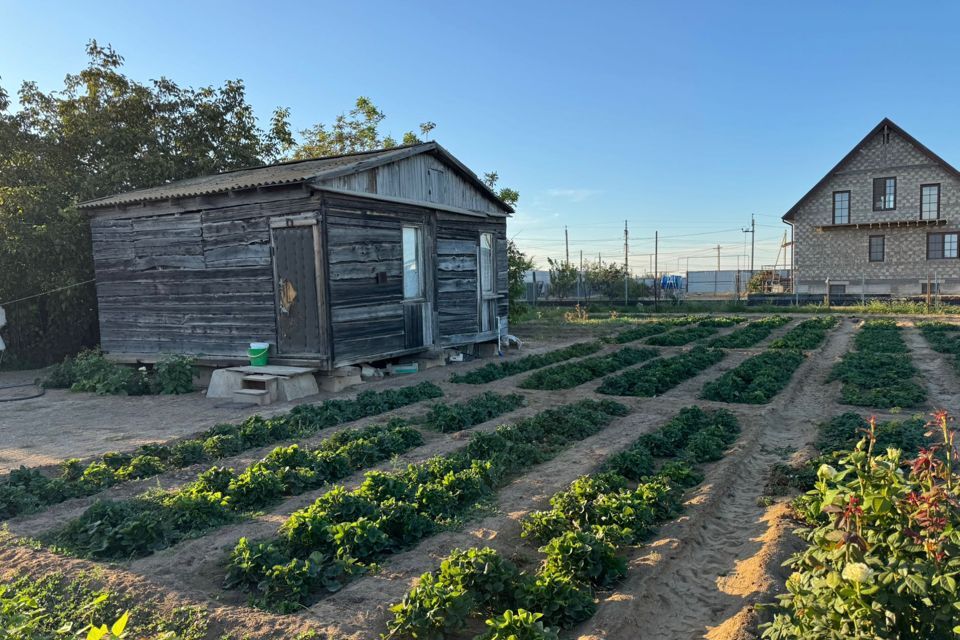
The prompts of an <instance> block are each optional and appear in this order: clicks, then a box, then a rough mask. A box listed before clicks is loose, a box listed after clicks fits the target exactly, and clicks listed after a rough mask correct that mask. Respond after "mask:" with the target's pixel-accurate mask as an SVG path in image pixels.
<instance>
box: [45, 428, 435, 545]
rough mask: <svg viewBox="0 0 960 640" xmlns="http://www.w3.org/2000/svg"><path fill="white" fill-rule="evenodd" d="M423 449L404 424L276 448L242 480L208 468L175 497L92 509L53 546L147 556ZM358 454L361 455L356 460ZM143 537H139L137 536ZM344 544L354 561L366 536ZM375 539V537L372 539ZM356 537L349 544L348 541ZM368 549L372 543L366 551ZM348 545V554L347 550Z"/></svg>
mask: <svg viewBox="0 0 960 640" xmlns="http://www.w3.org/2000/svg"><path fill="white" fill-rule="evenodd" d="M421 444H423V437H422V436H421V435H420V432H418V431H417V430H416V429H413V428H411V427H409V426H407V425H406V424H405V423H404V422H403V421H402V420H399V419H394V420H391V421H390V422H388V423H387V424H385V425H371V426H369V427H366V428H364V429H349V430H343V431H340V432H338V433H336V434H335V435H333V436H331V437H330V438H327V439H325V440H324V441H323V442H321V443H320V445H319V446H318V447H316V448H315V449H302V448H300V447H299V446H297V445H291V446H288V447H277V448H276V449H274V450H273V451H271V452H270V453H268V454H267V455H266V456H265V457H264V458H263V459H262V460H260V461H258V462H255V463H253V464H252V465H250V466H249V467H247V468H246V469H245V470H243V471H242V472H240V473H237V472H235V471H234V470H233V469H224V468H221V467H213V468H211V469H208V470H207V471H205V472H203V473H201V474H200V475H199V476H198V477H197V480H196V481H194V482H193V483H190V484H188V485H186V486H184V487H182V488H180V489H177V490H172V491H148V492H146V493H144V494H142V495H140V496H137V497H136V498H132V499H130V500H122V501H115V502H97V503H95V504H94V505H93V506H92V507H90V508H89V509H88V510H87V511H85V512H84V513H83V514H82V515H80V516H79V517H77V518H75V519H73V520H70V521H68V522H67V523H66V524H65V525H64V526H63V528H62V529H60V530H59V531H57V532H55V533H54V534H53V537H52V539H53V540H54V541H55V542H56V543H57V544H58V545H59V546H61V547H63V548H66V549H69V550H71V551H72V552H74V553H76V554H78V555H85V556H92V557H97V558H127V557H134V556H144V555H148V554H150V553H153V552H155V551H157V550H159V549H163V548H166V547H169V546H170V545H173V544H176V543H177V542H179V541H180V540H182V539H184V538H187V537H190V536H192V535H196V534H198V533H204V532H207V531H209V530H211V529H213V528H215V527H218V526H221V525H223V524H226V523H228V522H231V521H233V520H235V519H236V518H237V517H238V515H239V514H242V513H245V512H247V511H251V510H254V509H261V508H263V507H265V506H268V505H270V504H273V503H275V502H277V501H278V500H279V499H280V498H281V497H283V496H289V495H296V494H298V493H301V492H303V491H306V490H307V489H312V488H315V487H318V486H322V485H323V484H325V483H327V482H331V481H335V480H339V479H342V478H344V477H346V476H347V475H349V474H350V473H352V472H354V471H356V470H358V469H362V468H364V467H367V466H370V465H372V464H375V463H377V462H380V461H382V460H386V459H388V458H390V457H391V456H393V455H395V454H397V453H402V452H404V451H407V450H409V449H411V448H413V447H416V446H419V445H421ZM361 450H362V455H360V454H358V452H359V451H361ZM138 528H140V529H142V530H143V533H144V535H142V536H141V535H137V529H138ZM336 535H339V536H341V544H340V546H341V547H343V548H344V549H345V550H346V551H347V552H346V553H345V555H346V556H350V557H353V556H354V555H355V554H356V553H357V552H358V551H357V549H365V547H363V545H364V541H363V540H362V539H361V538H362V536H363V535H366V533H364V532H359V531H358V530H354V529H345V530H342V531H338V532H335V533H331V536H333V537H335V536H336ZM370 535H374V534H372V533H371V534H370ZM350 536H353V538H352V542H350V543H349V544H348V539H349V538H350ZM371 544H373V543H371ZM351 545H353V546H351Z"/></svg>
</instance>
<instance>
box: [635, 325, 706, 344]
mask: <svg viewBox="0 0 960 640" xmlns="http://www.w3.org/2000/svg"><path fill="white" fill-rule="evenodd" d="M715 333H717V329H716V328H715V327H712V326H704V325H703V321H701V323H700V326H697V327H686V328H684V329H675V330H673V331H668V332H667V333H661V334H660V335H656V336H652V337H650V338H647V342H646V343H647V344H649V345H653V346H657V347H679V346H681V345H685V344H689V343H691V342H695V341H697V340H703V339H704V338H709V337H710V336H712V335H714V334H715Z"/></svg>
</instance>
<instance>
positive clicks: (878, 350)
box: [827, 320, 927, 408]
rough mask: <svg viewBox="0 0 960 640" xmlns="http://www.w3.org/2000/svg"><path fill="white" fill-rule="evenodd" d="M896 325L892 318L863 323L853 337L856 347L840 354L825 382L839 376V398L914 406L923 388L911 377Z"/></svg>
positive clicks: (911, 368) (862, 403) (922, 398)
mask: <svg viewBox="0 0 960 640" xmlns="http://www.w3.org/2000/svg"><path fill="white" fill-rule="evenodd" d="M900 331H901V330H900V327H898V326H897V324H896V323H895V322H893V321H892V320H871V321H869V322H866V323H864V326H863V328H862V329H861V330H860V333H859V334H858V335H857V337H856V339H855V341H854V342H855V347H856V349H857V350H856V351H851V352H849V353H847V354H844V356H843V358H842V359H841V360H840V362H838V363H837V364H836V365H834V367H833V369H832V370H831V372H830V375H829V377H828V378H827V382H830V381H833V380H840V381H841V382H842V383H843V384H842V385H841V388H840V401H841V402H843V403H844V404H852V405H857V406H865V407H879V408H889V407H917V406H920V405H921V404H923V402H924V401H925V400H926V397H927V393H926V390H925V389H924V388H923V387H922V386H921V385H920V384H919V383H918V382H917V381H916V380H915V377H916V376H917V373H918V372H917V369H916V368H915V367H914V366H913V365H912V364H911V363H910V358H909V356H908V355H907V345H906V343H905V342H904V341H903V337H902V336H901V335H900Z"/></svg>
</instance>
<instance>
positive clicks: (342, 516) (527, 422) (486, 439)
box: [226, 400, 627, 611]
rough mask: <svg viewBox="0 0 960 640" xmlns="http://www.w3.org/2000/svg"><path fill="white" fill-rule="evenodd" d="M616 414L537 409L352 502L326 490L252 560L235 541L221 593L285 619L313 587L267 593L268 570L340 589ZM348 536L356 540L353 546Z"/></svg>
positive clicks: (615, 407)
mask: <svg viewBox="0 0 960 640" xmlns="http://www.w3.org/2000/svg"><path fill="white" fill-rule="evenodd" d="M626 412H627V408H626V407H624V406H623V405H620V404H617V403H615V402H610V401H602V402H597V401H594V400H584V401H581V402H577V403H574V404H570V405H566V406H563V407H559V408H556V409H547V410H545V411H542V412H540V413H539V414H537V415H536V416H533V417H531V418H524V419H522V420H518V421H517V422H515V423H513V424H510V425H503V426H500V427H498V428H497V429H496V431H495V432H493V433H481V434H474V435H473V437H472V438H471V440H470V442H469V443H468V444H467V445H466V446H465V447H464V448H463V449H461V450H459V451H456V452H454V453H452V454H449V455H446V456H441V457H437V458H432V459H430V460H427V461H425V462H422V463H419V464H414V465H410V466H408V467H407V468H406V469H404V470H402V471H395V472H390V473H370V474H368V475H367V479H366V480H365V481H364V483H363V484H362V485H361V486H360V487H359V488H358V489H356V490H354V491H352V492H347V491H345V490H343V488H335V489H333V490H331V491H330V492H328V493H327V494H325V495H324V496H321V498H319V499H318V500H317V501H316V502H315V503H314V504H313V505H311V506H309V507H307V508H305V509H301V510H299V511H297V512H295V513H293V514H292V515H291V516H290V518H289V519H288V520H287V521H286V522H285V523H284V525H283V526H282V527H281V529H280V531H279V535H278V536H277V537H275V538H273V539H272V540H270V541H267V542H262V543H258V546H257V549H258V551H257V552H256V554H254V555H251V553H250V549H251V548H252V547H251V544H250V543H249V542H248V541H246V540H241V542H240V543H238V544H237V546H236V548H235V550H234V553H233V555H232V556H231V560H230V565H229V569H228V575H227V579H226V585H227V586H228V587H229V588H240V589H245V590H248V591H250V592H251V593H252V594H253V595H254V599H255V601H256V602H257V604H258V605H259V606H263V607H265V608H268V609H272V610H278V611H288V610H291V609H292V608H294V607H296V606H297V605H298V604H299V603H301V602H303V601H304V600H305V599H306V598H307V597H308V596H309V594H312V593H315V591H316V588H317V585H318V584H319V583H318V582H316V581H315V580H308V581H306V582H304V584H305V585H307V586H306V587H304V589H303V590H302V591H296V590H291V589H288V588H285V587H283V585H273V582H274V581H275V580H279V581H281V582H284V583H285V582H287V581H288V580H289V577H288V576H276V577H275V576H274V575H273V574H272V568H273V567H274V566H277V565H281V566H286V565H289V564H290V563H291V562H292V561H294V560H295V561H297V563H296V564H295V565H292V566H296V567H299V568H298V573H299V574H305V575H308V576H311V575H327V572H328V571H333V572H334V573H335V574H336V575H338V576H340V575H341V574H342V577H337V580H346V579H348V578H349V576H350V575H353V574H354V573H356V572H358V571H362V570H363V569H364V568H365V567H367V566H369V565H370V563H372V562H374V561H376V560H377V559H378V558H379V557H382V556H385V555H388V554H390V553H393V552H395V551H397V550H399V549H402V548H403V547H404V546H406V545H409V544H412V543H414V542H416V541H417V540H419V539H420V537H423V536H426V535H430V534H431V533H432V532H433V531H434V530H436V528H437V527H441V526H445V525H448V524H450V523H452V522H454V521H456V519H457V518H458V517H460V516H461V515H462V514H463V513H465V512H466V511H468V510H469V509H471V508H474V507H475V506H476V505H477V504H478V503H479V502H480V501H481V500H482V499H484V498H485V497H487V496H489V495H491V494H492V493H493V492H494V491H496V490H497V489H498V488H499V487H500V486H502V485H503V483H504V482H506V481H507V480H508V479H509V478H510V477H512V476H513V475H516V474H517V473H519V472H521V471H525V470H526V469H528V468H529V467H530V466H531V465H534V464H538V463H540V462H543V461H544V460H547V459H549V458H551V457H552V456H554V455H556V453H557V452H559V451H561V450H562V449H563V448H565V447H566V446H568V445H569V444H570V443H571V442H575V441H577V440H582V439H583V438H586V437H588V436H590V435H593V434H595V433H597V432H598V431H599V430H600V429H602V428H603V427H604V426H606V425H607V424H609V423H610V422H611V421H612V420H613V419H614V417H616V416H621V415H625V413H626ZM361 521H362V522H363V524H362V526H359V528H357V527H358V523H360V522H361ZM408 524H410V525H411V526H410V527H408V526H407V525H408ZM374 529H375V530H376V533H374ZM354 534H361V538H360V539H359V541H358V539H357V538H355V537H354ZM380 534H383V535H382V536H381V535H380ZM337 561H347V562H348V563H349V565H350V571H349V572H344V571H343V570H342V569H341V568H340V567H338V566H336V562H337ZM257 562H262V563H263V564H259V565H258V564H256V563H257ZM313 565H317V566H313ZM337 584H339V582H338V583H337ZM434 595H436V594H434ZM431 597H433V596H431ZM437 597H439V596H437ZM291 598H293V599H292V600H291ZM447 604H450V606H453V604H452V603H447ZM444 606H446V605H444Z"/></svg>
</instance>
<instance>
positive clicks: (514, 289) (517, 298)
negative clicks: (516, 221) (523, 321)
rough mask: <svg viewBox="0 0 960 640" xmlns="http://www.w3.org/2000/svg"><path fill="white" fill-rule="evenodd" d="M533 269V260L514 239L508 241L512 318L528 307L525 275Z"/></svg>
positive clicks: (508, 272) (508, 274)
mask: <svg viewBox="0 0 960 640" xmlns="http://www.w3.org/2000/svg"><path fill="white" fill-rule="evenodd" d="M530 269H533V260H532V259H531V258H528V257H527V256H526V255H524V253H523V252H522V251H520V249H519V248H518V247H517V245H516V243H514V241H513V240H511V241H510V242H508V243H507V283H508V284H509V287H508V290H509V294H510V318H513V319H515V318H517V317H518V316H519V315H520V314H522V313H523V311H524V310H525V309H526V307H527V305H526V304H525V303H524V297H525V296H524V294H525V293H526V286H525V285H524V283H523V275H524V274H525V273H526V272H527V271H530Z"/></svg>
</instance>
